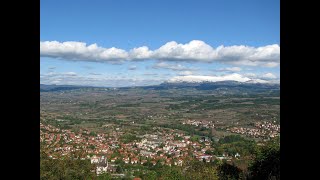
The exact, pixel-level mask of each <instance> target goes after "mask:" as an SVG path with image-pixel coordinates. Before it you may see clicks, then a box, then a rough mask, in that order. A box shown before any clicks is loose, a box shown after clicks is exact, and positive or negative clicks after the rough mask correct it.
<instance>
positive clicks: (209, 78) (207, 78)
mask: <svg viewBox="0 0 320 180" xmlns="http://www.w3.org/2000/svg"><path fill="white" fill-rule="evenodd" d="M250 80H251V79H250V78H248V77H244V76H242V75H240V74H236V73H234V74H228V75H221V76H195V75H188V76H176V77H173V78H171V79H170V80H169V82H181V81H183V82H203V81H209V82H218V81H238V82H246V81H250Z"/></svg>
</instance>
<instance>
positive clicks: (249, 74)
mask: <svg viewBox="0 0 320 180" xmlns="http://www.w3.org/2000/svg"><path fill="white" fill-rule="evenodd" d="M243 75H244V76H246V77H249V78H255V77H257V75H256V74H254V73H245V74H243Z"/></svg>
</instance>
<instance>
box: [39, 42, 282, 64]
mask: <svg viewBox="0 0 320 180" xmlns="http://www.w3.org/2000/svg"><path fill="white" fill-rule="evenodd" d="M40 56H41V57H51V58H58V59H62V60H69V61H88V62H109V63H115V62H116V63H122V62H125V61H144V60H150V59H152V60H159V61H176V62H205V63H212V62H220V63H225V64H232V65H246V66H262V67H276V66H278V65H279V63H280V46H279V45H277V44H273V45H267V46H261V47H250V46H244V45H235V46H218V47H217V48H214V47H212V46H210V45H208V44H206V43H205V42H203V41H200V40H192V41H190V42H189V43H186V44H179V43H177V42H175V41H170V42H168V43H166V44H164V45H162V46H161V47H159V48H158V49H155V50H150V49H149V48H148V47H147V46H142V47H138V48H133V49H131V50H129V51H126V50H123V49H119V48H115V47H111V48H105V47H100V46H98V45H97V44H91V45H87V44H86V43H84V42H76V41H66V42H58V41H40Z"/></svg>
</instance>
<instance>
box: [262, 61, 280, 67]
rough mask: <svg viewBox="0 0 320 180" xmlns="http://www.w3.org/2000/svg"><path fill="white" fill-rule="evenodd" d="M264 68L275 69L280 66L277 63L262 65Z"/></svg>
mask: <svg viewBox="0 0 320 180" xmlns="http://www.w3.org/2000/svg"><path fill="white" fill-rule="evenodd" d="M262 66H264V67H270V68H273V67H277V66H279V63H276V62H268V63H265V64H262Z"/></svg>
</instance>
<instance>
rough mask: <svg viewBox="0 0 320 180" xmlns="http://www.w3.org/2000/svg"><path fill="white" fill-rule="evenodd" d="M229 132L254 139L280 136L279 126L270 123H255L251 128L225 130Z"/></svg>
mask: <svg viewBox="0 0 320 180" xmlns="http://www.w3.org/2000/svg"><path fill="white" fill-rule="evenodd" d="M227 130H228V131H230V132H233V133H237V134H243V135H246V136H249V137H254V138H264V139H267V138H274V137H276V136H279V135H280V124H273V123H272V122H267V121H264V122H257V123H255V126H254V127H253V128H244V127H232V128H230V129H229V128H228V129H227Z"/></svg>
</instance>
